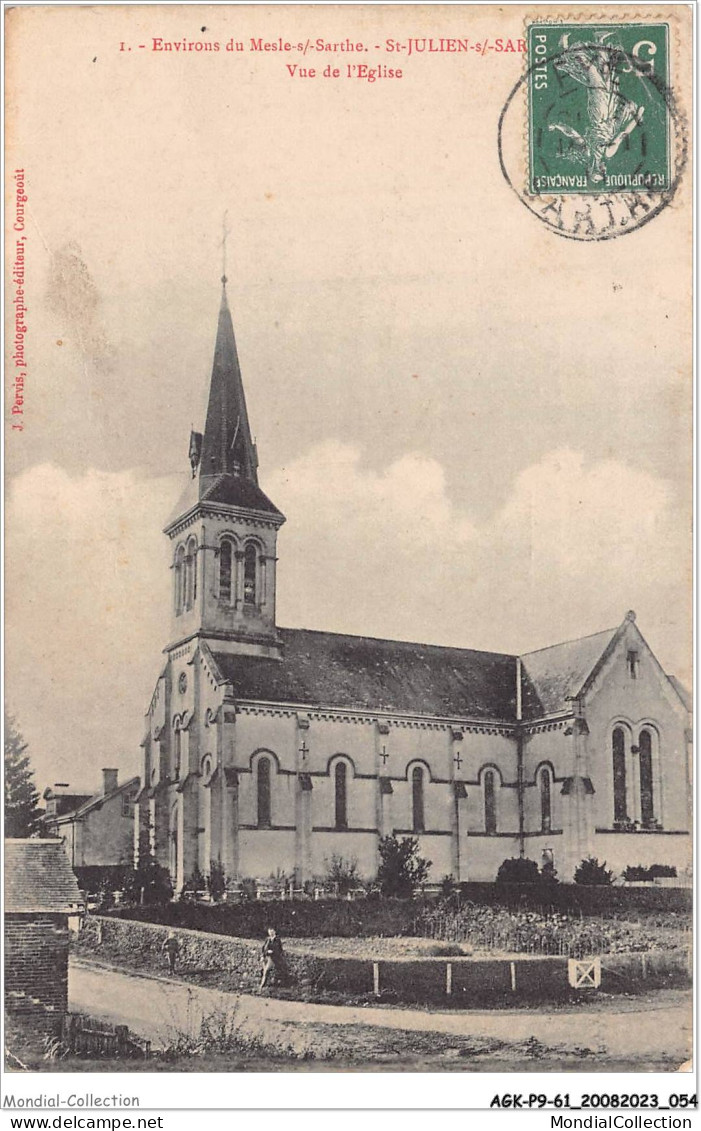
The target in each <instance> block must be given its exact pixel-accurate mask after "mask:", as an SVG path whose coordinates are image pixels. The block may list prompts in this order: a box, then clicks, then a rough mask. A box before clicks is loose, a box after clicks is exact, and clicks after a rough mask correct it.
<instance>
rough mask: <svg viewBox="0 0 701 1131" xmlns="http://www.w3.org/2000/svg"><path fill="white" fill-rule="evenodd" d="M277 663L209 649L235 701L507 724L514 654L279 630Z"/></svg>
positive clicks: (513, 686) (511, 702) (511, 712)
mask: <svg viewBox="0 0 701 1131" xmlns="http://www.w3.org/2000/svg"><path fill="white" fill-rule="evenodd" d="M279 637H280V639H281V641H282V644H283V657H282V660H278V659H267V658H265V657H259V656H251V655H231V654H230V653H224V652H216V651H215V650H214V646H212V647H213V652H214V659H215V661H216V663H217V665H218V667H219V668H220V670H221V673H222V675H223V676H224V678H225V679H226V680H227V682H230V683H231V684H232V685H233V689H234V694H235V695H236V697H237V698H239V699H257V700H265V701H268V702H282V703H298V704H300V705H302V704H306V705H311V704H315V705H316V704H318V705H324V706H330V707H331V706H332V707H340V708H347V709H350V710H367V711H376V710H381V711H399V712H403V713H406V714H414V715H416V714H421V715H433V716H438V717H442V718H445V717H446V716H451V717H458V718H482V719H494V720H497V719H503V720H514V719H515V710H516V704H515V692H516V657H515V656H508V655H503V654H499V653H495V652H478V651H474V650H472V649H467V648H445V647H440V646H438V645H435V644H412V643H408V642H406V641H401V640H377V639H374V638H372V637H368V636H345V635H341V634H339V633H333V632H313V631H310V630H307V629H290V628H282V629H279Z"/></svg>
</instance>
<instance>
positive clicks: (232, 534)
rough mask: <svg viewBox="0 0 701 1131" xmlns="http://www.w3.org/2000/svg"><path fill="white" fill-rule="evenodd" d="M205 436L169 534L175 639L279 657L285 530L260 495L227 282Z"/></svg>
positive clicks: (197, 436)
mask: <svg viewBox="0 0 701 1131" xmlns="http://www.w3.org/2000/svg"><path fill="white" fill-rule="evenodd" d="M222 287H223V289H222V298H221V306H220V308H219V321H218V324H217V337H216V342H215V346H214V362H213V364H212V377H211V381H210V388H209V402H208V406H207V419H206V423H205V427H204V432H202V433H200V432H193V433H192V435H191V437H190V466H191V469H192V475H191V477H190V478H189V480H188V485H187V488H186V490H185V491H184V493H183V495H182V497H181V499H180V502H179V503H178V506H177V508H176V511H175V512H174V514H173V516H172V517H171V519H170V521H169V522H168V524H167V526H166V528H165V533H166V534H167V535H168V537H169V538H170V539H171V542H172V544H173V558H172V569H173V636H172V639H173V640H174V641H179V642H182V641H183V640H185V639H187V638H189V637H191V636H193V635H198V636H202V637H203V638H204V639H205V640H216V641H218V644H217V647H218V648H219V649H220V650H221V649H222V648H223V649H224V650H225V651H226V650H228V651H236V652H248V653H254V654H258V655H266V656H277V655H278V654H279V648H280V645H279V639H278V634H277V629H276V627H275V588H276V587H275V572H276V568H275V567H276V562H277V555H276V544H277V532H278V530H279V528H280V527H281V526H282V524H283V522H284V521H285V516H284V515H283V514H282V513H281V512H280V511H279V510H278V508H277V507H276V506H275V504H274V503H273V502H271V500H270V499H269V498H268V497H267V495H266V494H265V493H264V492H263V491H262V490H261V489H260V487H259V485H258V458H257V455H256V448H255V444H254V443H253V438H252V436H251V428H250V424H249V421H248V412H247V409H246V397H245V395H244V391H243V381H242V380H241V368H240V365H239V358H238V352H237V350H236V340H235V338H234V327H233V323H232V320H231V312H230V310H229V304H228V301H227V296H226V274H224V276H223V278H222Z"/></svg>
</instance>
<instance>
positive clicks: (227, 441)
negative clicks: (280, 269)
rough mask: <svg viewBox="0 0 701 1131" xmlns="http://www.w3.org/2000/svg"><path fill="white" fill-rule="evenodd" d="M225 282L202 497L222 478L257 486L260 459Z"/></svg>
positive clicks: (202, 468)
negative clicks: (239, 478)
mask: <svg viewBox="0 0 701 1131" xmlns="http://www.w3.org/2000/svg"><path fill="white" fill-rule="evenodd" d="M226 282H227V279H226V275H223V276H222V298H221V306H220V308H219V323H218V326H217V339H216V343H215V346H214V361H213V364H212V378H211V382H210V388H209V403H208V406H207V420H206V424H205V429H204V435H203V437H202V441H201V449H200V452H199V478H200V497H202V496H203V495H204V494H205V493H206V492H207V490H208V488H209V486H210V485H211V483H212V480H213V479H214V478H217V477H218V476H220V475H233V476H236V477H241V478H243V479H247V480H248V481H249V482H250V483H254V484H255V485H256V486H258V457H257V454H256V448H255V444H254V443H253V438H252V436H251V428H250V424H249V422H248V412H247V409H246V396H245V394H244V391H243V381H242V380H241V367H240V365H239V358H238V351H237V349H236V338H235V337H234V325H233V322H232V320H231V311H230V310H229V303H228V301H227V295H226ZM197 446H199V445H197ZM191 450H192V449H191Z"/></svg>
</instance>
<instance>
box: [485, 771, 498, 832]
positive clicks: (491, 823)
mask: <svg viewBox="0 0 701 1131" xmlns="http://www.w3.org/2000/svg"><path fill="white" fill-rule="evenodd" d="M484 831H485V832H487V833H495V832H496V831H497V796H496V791H495V788H494V770H487V771H486V773H485V775H484Z"/></svg>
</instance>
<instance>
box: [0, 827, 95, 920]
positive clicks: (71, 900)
mask: <svg viewBox="0 0 701 1131" xmlns="http://www.w3.org/2000/svg"><path fill="white" fill-rule="evenodd" d="M77 904H78V905H80V904H82V899H81V895H80V891H79V890H78V882H77V880H76V878H75V876H74V874H73V869H72V868H71V866H70V864H69V862H68V857H67V856H66V853H65V850H64V847H63V842H62V841H60V840H6V841H5V911H6V912H11V911H15V912H29V911H43V912H50V913H51V914H56V913H61V912H62V913H68V912H69V911H75V909H76V905H77Z"/></svg>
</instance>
